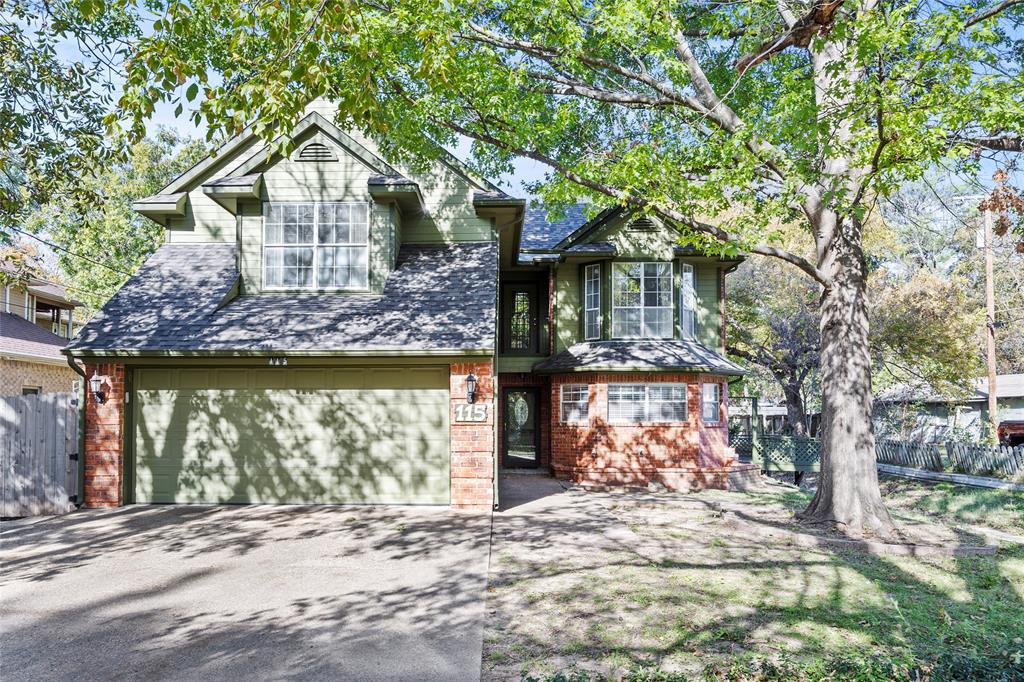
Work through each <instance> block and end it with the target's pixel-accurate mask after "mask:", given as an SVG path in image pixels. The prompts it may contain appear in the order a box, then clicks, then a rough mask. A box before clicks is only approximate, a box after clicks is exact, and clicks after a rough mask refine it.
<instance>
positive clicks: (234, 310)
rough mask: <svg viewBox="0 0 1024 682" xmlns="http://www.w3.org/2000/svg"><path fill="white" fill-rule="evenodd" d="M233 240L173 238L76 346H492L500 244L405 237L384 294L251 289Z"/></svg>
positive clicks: (211, 348) (179, 348) (253, 349)
mask: <svg viewBox="0 0 1024 682" xmlns="http://www.w3.org/2000/svg"><path fill="white" fill-rule="evenodd" d="M237 279H238V272H237V270H236V268H235V255H234V246H233V245H209V244H194V245H192V244H190V245H185V244H175V245H166V246H164V247H162V248H161V249H160V250H159V251H157V252H156V253H155V254H154V255H153V257H152V258H150V260H149V261H148V262H147V263H146V264H145V265H144V266H143V267H142V268H141V269H140V270H139V272H138V273H136V274H135V276H133V277H132V278H131V279H130V280H129V281H128V283H127V284H125V286H124V287H123V288H122V289H121V291H119V292H118V293H117V294H116V295H115V296H114V298H112V299H111V300H110V302H109V303H108V304H107V305H106V306H105V307H104V309H103V310H102V311H101V312H100V313H99V314H98V315H97V316H96V317H95V318H94V319H93V320H92V321H91V322H90V323H89V324H88V325H87V326H86V327H85V328H84V329H83V330H82V332H81V333H80V334H79V335H78V337H76V339H75V340H74V342H72V344H71V346H70V348H71V349H72V350H73V351H74V350H88V351H98V350H130V351H174V350H177V351H222V352H228V351H245V352H263V351H268V352H269V351H343V350H478V349H482V350H492V349H493V348H494V328H495V314H496V311H495V300H496V298H497V288H496V287H497V284H496V283H497V244H495V243H473V244H468V243H467V244H452V245H441V246H403V247H402V248H401V250H400V251H399V256H398V262H397V265H396V267H395V270H394V271H393V272H392V273H391V274H390V275H389V277H388V280H387V282H386V284H385V287H384V293H383V295H380V296H374V295H358V294H351V295H342V294H337V295H336V294H307V295H267V296H241V297H237V298H235V299H233V300H230V301H229V302H228V303H226V304H224V305H222V304H223V302H224V301H225V299H227V298H228V296H229V294H230V293H231V291H232V288H233V287H234V285H235V282H236V280H237Z"/></svg>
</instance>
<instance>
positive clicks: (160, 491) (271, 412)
mask: <svg viewBox="0 0 1024 682" xmlns="http://www.w3.org/2000/svg"><path fill="white" fill-rule="evenodd" d="M448 380H449V379H448V368H447V367H446V366H441V367H379V368H360V367H349V368H337V367H336V368H327V367H310V368H259V369H254V368H219V369H206V368H202V369H200V368H194V369H180V368H179V369H161V368H146V369H138V370H135V373H134V393H135V401H134V414H133V417H134V419H133V422H134V425H135V426H134V437H135V443H134V445H135V447H134V451H135V453H136V454H135V457H136V459H135V497H136V501H137V502H178V503H189V502H191V503H225V502H259V503H328V504H329V503H411V504H416V503H422V504H448V503H449V499H450V493H449V461H450V454H449V436H448V433H449V431H448V412H449V392H448ZM410 406H415V407H414V408H413V409H410Z"/></svg>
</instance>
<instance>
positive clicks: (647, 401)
mask: <svg viewBox="0 0 1024 682" xmlns="http://www.w3.org/2000/svg"><path fill="white" fill-rule="evenodd" d="M612 386H643V389H644V419H641V420H640V421H629V420H624V419H612V399H611V390H610V389H611V387H612ZM651 386H674V387H678V388H681V389H683V418H682V419H681V420H679V421H674V420H663V419H651V418H650V415H651V407H650V406H651V391H650V387H651ZM608 388H609V391H608V404H607V410H608V414H607V415H606V416H607V419H608V423H609V424H614V425H616V426H643V425H644V424H672V425H688V424H689V423H690V406H689V398H688V397H689V395H690V394H689V386H688V384H682V383H676V382H656V383H639V384H635V383H630V384H619V383H615V384H608ZM655 402H664V401H655Z"/></svg>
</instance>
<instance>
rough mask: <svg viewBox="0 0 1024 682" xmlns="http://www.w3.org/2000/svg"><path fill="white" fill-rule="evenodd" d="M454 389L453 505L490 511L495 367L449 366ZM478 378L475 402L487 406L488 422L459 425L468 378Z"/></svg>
mask: <svg viewBox="0 0 1024 682" xmlns="http://www.w3.org/2000/svg"><path fill="white" fill-rule="evenodd" d="M449 370H450V377H451V380H450V387H451V413H450V415H449V419H450V420H451V488H452V498H451V506H452V507H453V508H455V509H467V510H475V511H489V510H490V509H492V508H493V507H494V440H495V439H494V412H495V410H494V403H495V400H494V365H493V364H492V363H491V362H458V363H452V364H451V365H450V366H449ZM470 372H472V373H473V374H474V375H476V378H477V389H476V402H477V403H484V404H487V405H488V408H487V420H486V421H483V422H456V421H455V407H456V405H460V404H465V402H466V377H467V376H468V375H469V373H470Z"/></svg>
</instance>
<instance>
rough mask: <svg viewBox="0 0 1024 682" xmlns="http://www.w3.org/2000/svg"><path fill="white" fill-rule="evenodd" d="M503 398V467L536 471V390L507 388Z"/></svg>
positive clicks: (538, 441) (537, 460) (537, 464)
mask: <svg viewBox="0 0 1024 682" xmlns="http://www.w3.org/2000/svg"><path fill="white" fill-rule="evenodd" d="M503 395H504V398H503V399H504V401H505V402H504V411H505V438H504V439H503V440H504V442H505V456H504V466H505V467H507V468H509V469H522V468H531V469H532V468H536V467H537V466H539V465H540V462H539V458H538V455H539V451H540V448H539V445H540V431H538V429H537V402H538V397H539V395H540V392H539V391H538V390H537V389H536V388H506V389H505V390H504V392H503Z"/></svg>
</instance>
